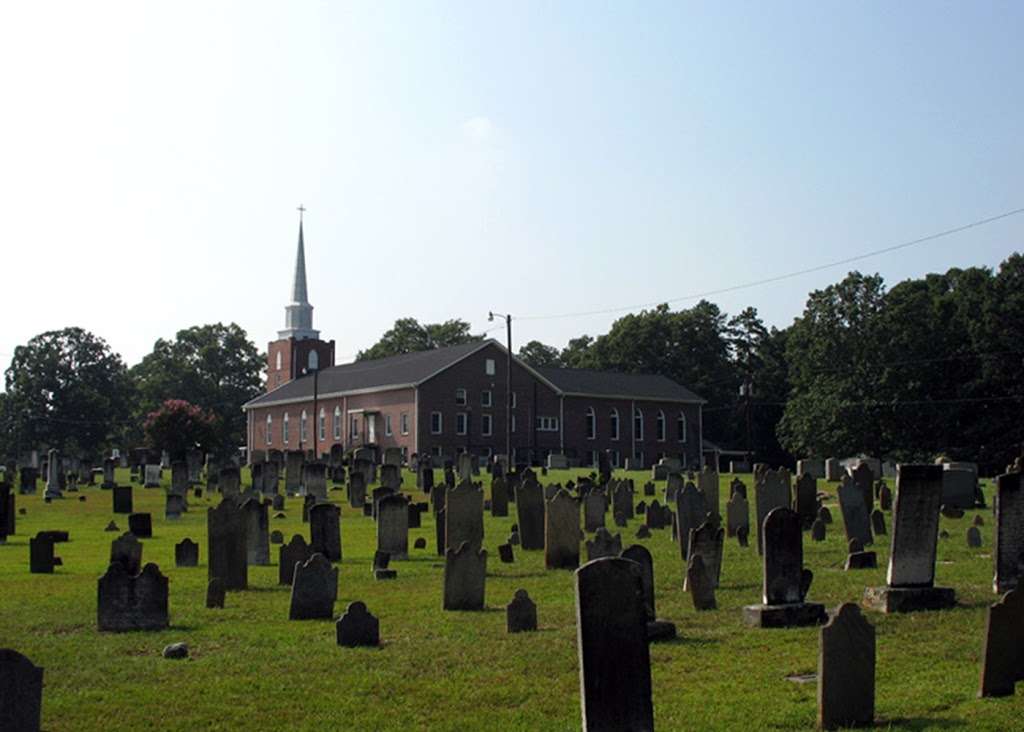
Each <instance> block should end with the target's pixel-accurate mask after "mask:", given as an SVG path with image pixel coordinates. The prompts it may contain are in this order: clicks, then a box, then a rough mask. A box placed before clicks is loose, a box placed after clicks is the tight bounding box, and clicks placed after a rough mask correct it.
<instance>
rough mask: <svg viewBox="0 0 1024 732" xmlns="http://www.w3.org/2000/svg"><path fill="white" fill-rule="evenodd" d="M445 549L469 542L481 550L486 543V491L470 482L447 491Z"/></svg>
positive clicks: (464, 482) (467, 481) (474, 547)
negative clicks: (484, 542)
mask: <svg viewBox="0 0 1024 732" xmlns="http://www.w3.org/2000/svg"><path fill="white" fill-rule="evenodd" d="M445 511H446V514H445V522H446V523H445V548H446V549H454V548H456V547H459V546H462V543H463V542H469V545H470V546H471V547H473V549H480V548H481V547H482V546H483V541H484V491H483V489H482V488H481V487H479V486H478V485H475V484H474V483H472V482H471V481H470V480H468V479H467V480H463V481H462V482H461V483H459V485H457V486H456V487H455V488H449V489H448V490H447V497H446V498H445Z"/></svg>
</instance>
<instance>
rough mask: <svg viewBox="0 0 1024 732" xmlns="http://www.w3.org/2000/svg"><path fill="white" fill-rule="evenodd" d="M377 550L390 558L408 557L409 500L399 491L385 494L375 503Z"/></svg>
mask: <svg viewBox="0 0 1024 732" xmlns="http://www.w3.org/2000/svg"><path fill="white" fill-rule="evenodd" d="M377 551H382V552H387V553H388V554H390V555H391V558H392V559H408V557H409V502H408V500H407V499H406V497H405V496H404V495H402V494H401V493H395V494H392V495H389V496H385V497H384V498H382V499H381V500H380V503H379V504H378V505H377Z"/></svg>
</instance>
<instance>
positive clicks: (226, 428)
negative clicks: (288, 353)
mask: <svg viewBox="0 0 1024 732" xmlns="http://www.w3.org/2000/svg"><path fill="white" fill-rule="evenodd" d="M264 368H265V359H264V357H263V356H262V355H261V354H260V352H259V351H258V350H257V349H256V345H255V344H254V343H253V342H252V341H250V340H249V338H248V335H247V334H246V332H245V330H243V329H242V328H241V327H240V326H238V325H236V324H235V323H230V324H229V325H223V324H222V323H215V324H212V325H198V326H193V327H191V328H186V329H185V330H180V331H178V333H177V335H176V336H175V337H174V339H173V340H165V339H163V338H161V339H159V340H157V342H156V343H155V344H154V345H153V351H152V352H151V353H149V354H148V355H146V356H145V358H143V359H142V361H141V362H140V363H139V364H137V365H136V366H134V367H133V368H132V370H131V374H132V377H133V378H134V380H135V383H136V388H137V390H138V402H137V405H136V407H137V412H136V413H137V415H138V417H139V420H138V421H139V422H140V423H141V421H142V419H143V418H144V417H145V415H147V414H149V413H150V412H153V411H155V410H156V409H157V408H158V407H159V406H160V405H161V404H163V403H164V402H165V401H167V400H168V399H182V400H185V401H187V402H189V403H191V404H194V405H196V406H198V407H200V408H202V409H204V410H208V411H210V412H211V413H213V414H214V415H215V416H216V417H217V419H216V425H215V436H216V443H217V444H216V445H215V447H216V448H217V449H226V448H229V447H232V446H236V445H240V444H243V443H244V442H245V415H244V414H243V413H242V405H243V404H245V403H246V402H247V401H249V400H250V399H252V398H254V397H256V396H258V395H259V394H260V393H261V392H262V391H263V378H262V372H263V369H264Z"/></svg>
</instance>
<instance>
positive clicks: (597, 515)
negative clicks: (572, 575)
mask: <svg viewBox="0 0 1024 732" xmlns="http://www.w3.org/2000/svg"><path fill="white" fill-rule="evenodd" d="M607 505H608V503H607V499H606V498H605V494H604V491H602V490H600V489H594V490H591V491H590V492H589V493H587V494H586V495H585V496H583V530H584V531H586V532H587V533H588V534H592V533H594V532H595V531H597V530H598V529H599V528H602V527H604V516H605V510H606V506H607ZM574 569H575V567H574Z"/></svg>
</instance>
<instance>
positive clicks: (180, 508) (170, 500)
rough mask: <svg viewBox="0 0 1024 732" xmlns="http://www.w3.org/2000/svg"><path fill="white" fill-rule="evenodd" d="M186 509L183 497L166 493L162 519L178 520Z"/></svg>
mask: <svg viewBox="0 0 1024 732" xmlns="http://www.w3.org/2000/svg"><path fill="white" fill-rule="evenodd" d="M187 510H188V508H187V507H186V505H185V496H183V495H179V494H177V493H168V494H167V496H166V500H165V507H164V518H165V519H170V520H173V519H179V518H181V514H183V513H185V511H187Z"/></svg>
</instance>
